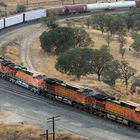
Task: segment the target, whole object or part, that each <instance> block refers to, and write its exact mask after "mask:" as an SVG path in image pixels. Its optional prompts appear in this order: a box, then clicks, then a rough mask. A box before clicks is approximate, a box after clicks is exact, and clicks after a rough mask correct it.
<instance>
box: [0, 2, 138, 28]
mask: <svg viewBox="0 0 140 140" xmlns="http://www.w3.org/2000/svg"><path fill="white" fill-rule="evenodd" d="M132 7H137V8H139V7H140V0H135V1H118V2H110V3H109V2H106V3H93V4H77V5H64V6H60V7H55V8H49V9H37V10H32V11H27V12H24V13H20V14H17V15H13V16H9V17H5V18H1V19H0V29H4V28H7V27H10V26H13V25H17V24H21V23H24V22H29V21H33V20H37V19H40V18H43V17H46V16H48V14H49V12H52V13H54V14H56V15H59V16H62V15H70V14H77V13H86V12H91V11H94V10H107V9H108V10H112V9H119V8H132Z"/></svg>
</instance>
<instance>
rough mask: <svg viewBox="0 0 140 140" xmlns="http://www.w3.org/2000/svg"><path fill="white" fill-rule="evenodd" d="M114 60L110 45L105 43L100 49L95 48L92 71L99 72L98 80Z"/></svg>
mask: <svg viewBox="0 0 140 140" xmlns="http://www.w3.org/2000/svg"><path fill="white" fill-rule="evenodd" d="M112 60H113V57H112V55H111V54H110V53H109V47H108V46H106V45H103V46H102V47H101V49H100V50H98V49H95V50H93V57H92V71H91V73H95V74H97V75H98V80H99V81H100V78H101V75H102V74H103V72H104V70H105V69H106V68H108V66H109V65H110V63H111V62H112Z"/></svg>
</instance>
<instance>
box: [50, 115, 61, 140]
mask: <svg viewBox="0 0 140 140" xmlns="http://www.w3.org/2000/svg"><path fill="white" fill-rule="evenodd" d="M59 117H60V116H53V117H51V118H48V119H47V120H48V123H49V122H52V128H53V140H55V121H59V120H60V119H57V118H59Z"/></svg>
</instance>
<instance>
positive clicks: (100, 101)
mask: <svg viewBox="0 0 140 140" xmlns="http://www.w3.org/2000/svg"><path fill="white" fill-rule="evenodd" d="M0 77H1V78H4V79H6V80H8V81H10V82H12V83H14V84H17V85H19V86H22V87H24V88H27V89H29V90H31V91H33V92H34V93H36V94H39V95H40V96H44V98H45V97H46V98H51V99H53V100H58V101H60V102H65V103H68V104H69V105H71V106H73V107H75V108H78V109H81V110H84V111H86V112H89V113H92V114H96V115H99V116H102V117H104V118H113V120H116V121H119V122H123V123H124V122H125V124H127V125H129V126H131V127H133V128H137V129H140V104H137V103H134V102H130V101H122V100H118V99H116V98H115V97H111V96H108V95H104V94H102V93H100V92H97V91H96V90H95V89H92V88H89V87H85V86H76V85H72V84H69V83H67V82H64V81H62V80H60V79H57V78H51V77H48V76H47V75H44V74H40V73H33V72H31V71H29V70H28V69H27V68H25V67H23V66H20V65H16V64H14V63H12V62H11V61H9V60H7V59H5V58H3V57H0Z"/></svg>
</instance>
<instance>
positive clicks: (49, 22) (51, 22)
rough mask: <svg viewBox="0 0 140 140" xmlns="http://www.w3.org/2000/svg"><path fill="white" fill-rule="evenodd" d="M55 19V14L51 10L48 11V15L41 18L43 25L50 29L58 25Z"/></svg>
mask: <svg viewBox="0 0 140 140" xmlns="http://www.w3.org/2000/svg"><path fill="white" fill-rule="evenodd" d="M56 20H57V16H56V15H55V14H54V13H52V12H48V16H47V17H44V18H43V25H45V26H47V27H49V28H50V29H53V28H56V27H58V24H57V23H56Z"/></svg>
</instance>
